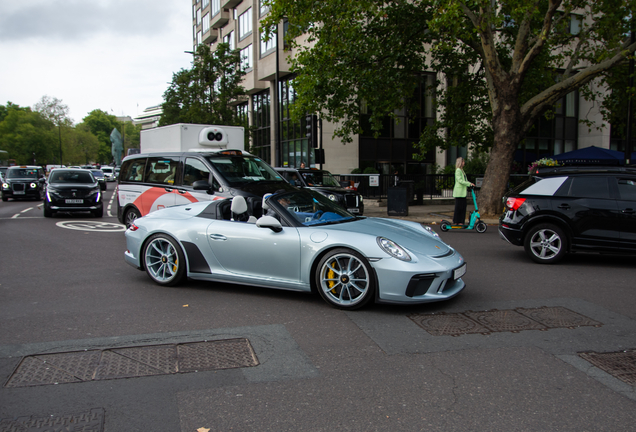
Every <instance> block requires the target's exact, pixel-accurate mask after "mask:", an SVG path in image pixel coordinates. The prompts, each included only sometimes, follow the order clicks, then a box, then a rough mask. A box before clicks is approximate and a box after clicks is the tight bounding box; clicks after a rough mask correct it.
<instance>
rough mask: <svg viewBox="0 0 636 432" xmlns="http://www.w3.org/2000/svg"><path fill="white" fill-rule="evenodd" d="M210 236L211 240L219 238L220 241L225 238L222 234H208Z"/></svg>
mask: <svg viewBox="0 0 636 432" xmlns="http://www.w3.org/2000/svg"><path fill="white" fill-rule="evenodd" d="M210 238H211V239H212V240H221V241H225V240H227V237H225V236H224V235H223V234H210Z"/></svg>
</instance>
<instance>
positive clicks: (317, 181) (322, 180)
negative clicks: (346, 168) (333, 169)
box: [301, 171, 340, 187]
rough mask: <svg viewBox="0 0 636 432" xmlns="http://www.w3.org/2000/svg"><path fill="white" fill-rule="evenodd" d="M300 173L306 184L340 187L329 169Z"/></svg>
mask: <svg viewBox="0 0 636 432" xmlns="http://www.w3.org/2000/svg"><path fill="white" fill-rule="evenodd" d="M301 174H302V175H303V178H304V179H305V182H306V183H307V186H328V187H340V183H338V180H336V179H335V178H334V176H332V175H331V173H330V172H329V171H315V172H311V171H309V172H308V171H303V172H302V173H301Z"/></svg>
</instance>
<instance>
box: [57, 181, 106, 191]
mask: <svg viewBox="0 0 636 432" xmlns="http://www.w3.org/2000/svg"><path fill="white" fill-rule="evenodd" d="M48 187H50V188H51V189H57V190H68V189H88V188H95V187H97V182H95V183H62V184H56V183H53V184H49V185H48Z"/></svg>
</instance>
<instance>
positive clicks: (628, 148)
mask: <svg viewBox="0 0 636 432" xmlns="http://www.w3.org/2000/svg"><path fill="white" fill-rule="evenodd" d="M631 27H632V28H631V31H630V33H631V45H633V44H634V41H635V40H634V39H635V38H634V21H633V19H632V25H631ZM633 88H634V53H632V55H631V57H630V59H629V92H628V94H627V98H628V99H627V131H626V135H627V137H626V140H627V142H626V143H625V165H629V164H630V158H631V157H632V119H633V117H634V115H633V114H632V104H633V97H632V93H633Z"/></svg>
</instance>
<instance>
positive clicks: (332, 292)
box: [314, 248, 376, 310]
mask: <svg viewBox="0 0 636 432" xmlns="http://www.w3.org/2000/svg"><path fill="white" fill-rule="evenodd" d="M314 280H315V283H316V288H317V290H318V292H319V293H320V296H321V297H322V298H323V299H324V300H325V301H326V302H327V303H329V304H330V305H331V306H333V307H335V308H338V309H346V310H354V309H359V308H361V307H363V306H364V305H366V304H367V303H369V302H370V301H372V300H373V298H374V297H375V291H376V282H375V273H374V272H373V269H372V267H371V265H370V264H369V261H367V259H366V258H365V257H363V256H362V255H360V254H359V253H358V252H356V251H353V250H351V249H346V248H338V249H334V250H332V251H330V252H329V253H327V254H326V255H325V256H324V257H322V259H321V260H320V261H319V262H318V266H317V267H316V272H315V274H314Z"/></svg>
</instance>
